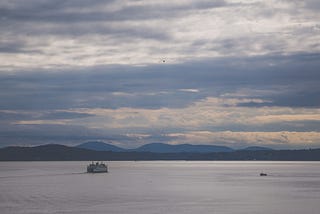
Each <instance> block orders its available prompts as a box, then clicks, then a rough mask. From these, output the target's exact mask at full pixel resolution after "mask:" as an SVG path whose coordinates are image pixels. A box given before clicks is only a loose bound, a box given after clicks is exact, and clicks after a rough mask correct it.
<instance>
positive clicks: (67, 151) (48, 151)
mask: <svg viewBox="0 0 320 214" xmlns="http://www.w3.org/2000/svg"><path fill="white" fill-rule="evenodd" d="M92 160H97V161H99V160H105V161H120V160H121V161H133V160H135V161H136V160H207V161H209V160H235V161H237V160H268V161H320V149H307V150H260V151H244V150H242V151H240V150H237V151H231V152H211V153H194V152H192V153H189V152H182V153H170V152H169V153H159V152H158V153H152V152H138V151H134V152H111V151H94V150H88V149H82V148H77V147H69V146H63V145H57V144H49V145H42V146H35V147H5V148H1V149H0V161H92Z"/></svg>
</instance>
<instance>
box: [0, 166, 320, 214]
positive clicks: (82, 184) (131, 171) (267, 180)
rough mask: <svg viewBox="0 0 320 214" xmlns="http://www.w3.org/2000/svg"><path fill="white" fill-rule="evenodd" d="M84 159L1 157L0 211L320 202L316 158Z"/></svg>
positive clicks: (291, 206)
mask: <svg viewBox="0 0 320 214" xmlns="http://www.w3.org/2000/svg"><path fill="white" fill-rule="evenodd" d="M86 164H87V162H1V163H0V209H1V213H2V214H9V213H10V214H11V213H16V214H19V213H30V214H31V213H32V214H36V213H50V214H51V213H55V214H58V213H134V214H135V213H136V214H144V213H146V214H147V213H148V214H149V213H155V214H156V213H183V214H185V213H237V214H238V213H261V214H264V213H268V214H270V213H274V214H276V213H283V214H286V213H288V214H293V213H297V214H298V213H304V214H313V213H314V214H315V213H318V212H319V208H320V205H319V201H320V200H319V199H320V179H319V178H320V163H318V162H204V161H202V162H193V161H190V162H189V161H153V162H140V161H139V162H109V169H110V172H109V173H107V174H87V173H85V167H86ZM261 171H263V172H266V173H268V176H266V177H260V176H259V173H260V172H261Z"/></svg>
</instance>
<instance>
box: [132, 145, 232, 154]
mask: <svg viewBox="0 0 320 214" xmlns="http://www.w3.org/2000/svg"><path fill="white" fill-rule="evenodd" d="M132 151H137V152H154V153H181V152H188V153H210V152H232V151H233V149H231V148H229V147H226V146H213V145H191V144H178V145H171V144H164V143H150V144H146V145H143V146H141V147H139V148H137V149H133V150H132Z"/></svg>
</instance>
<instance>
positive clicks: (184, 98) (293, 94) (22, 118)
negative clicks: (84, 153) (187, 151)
mask: <svg viewBox="0 0 320 214" xmlns="http://www.w3.org/2000/svg"><path fill="white" fill-rule="evenodd" d="M318 5H319V4H318V3H316V1H313V0H307V1H302V2H301V1H276V0H272V1H259V0H253V1H244V0H243V1H242V0H239V1H234V0H225V1H223V0H217V1H208V0H201V1H199V0H181V1H180V0H179V1H178V0H174V1H170V2H163V1H159V0H152V1H145V0H141V1H127V0H112V1H98V0H94V1H90V2H88V1H83V0H79V1H61V0H54V1H48V0H28V1H27V2H23V3H21V1H15V0H14V1H1V3H0V14H1V15H0V27H1V29H2V31H1V32H2V34H1V40H0V59H1V65H0V91H1V93H0V100H1V102H0V110H1V111H0V118H1V119H2V120H1V121H0V126H1V127H0V128H3V129H5V130H7V132H5V131H4V132H3V136H10V142H18V141H19V140H20V141H22V140H23V136H28V137H27V138H28V139H29V141H30V142H32V140H31V139H32V138H34V139H35V141H36V142H40V141H38V140H36V139H37V137H36V136H37V132H41V133H43V135H41V137H40V138H41V140H45V139H47V140H50V139H51V140H53V139H56V140H61V141H65V142H67V141H68V138H65V137H61V135H60V134H59V133H58V130H60V129H64V130H66V131H65V133H67V132H68V131H70V133H72V134H71V135H73V133H74V132H73V130H81V131H83V132H88V133H92V134H90V135H89V137H88V136H87V135H84V136H83V137H79V138H77V137H76V136H74V137H71V138H72V139H71V138H70V139H69V142H72V143H74V142H75V141H77V142H78V140H82V139H83V140H84V139H89V138H90V139H91V137H92V138H93V136H94V135H96V136H97V137H101V138H102V139H107V140H110V139H111V140H112V139H113V142H114V143H118V144H119V145H120V144H121V145H126V146H129V147H130V145H131V144H130V143H132V144H136V145H138V144H141V143H142V142H152V141H160V142H166V141H168V142H172V143H174V140H177V142H182V141H180V140H181V139H182V138H181V139H180V138H179V139H175V138H173V137H174V136H173V135H171V134H174V133H189V132H199V133H200V132H202V131H204V132H206V131H208V132H210V133H211V132H226V131H231V132H235V133H238V132H241V133H242V132H243V133H242V134H241V135H240V136H242V135H243V136H247V135H246V134H245V133H248V136H250V138H249V137H248V142H254V140H251V139H254V137H252V136H253V134H252V133H253V132H261V133H267V132H274V133H280V132H286V131H287V132H289V133H290V134H287V135H288V136H286V139H290V137H289V135H290V136H293V135H294V134H293V133H294V132H305V133H306V135H307V133H310V135H313V134H312V132H318V131H319V128H318V124H319V120H318V119H319V118H318V117H317V116H316V115H317V114H319V106H320V102H319V100H320V95H319V94H320V88H319V81H320V76H319V72H318V70H319V67H320V55H319V50H320V45H319V36H320V34H319V33H320V31H319V29H320V28H319V22H318V20H319V19H320V16H319V13H318V8H319V7H318ZM7 127H8V129H6V128H7ZM51 127H53V129H56V130H57V131H56V132H53V133H52V134H50V133H49V131H50V128H51ZM74 127H77V128H75V129H73V128H74ZM79 127H80V128H79ZM15 128H18V129H17V130H19V131H14V130H15ZM67 130H68V131H67ZM8 133H9V134H8ZM12 133H14V134H12ZM250 133H251V134H250ZM15 134H16V136H17V137H16V138H15V137H14V136H15ZM135 135H136V136H140V137H133V136H135ZM226 135H228V136H231V134H224V136H226ZM31 136H33V137H31ZM81 136H82V135H81ZM234 136H236V134H235V135H234ZM259 136H260V135H259ZM261 136H263V137H262V138H263V139H262V140H259V139H260V138H258V137H257V138H256V140H258V142H263V143H267V140H268V139H269V140H270V142H272V143H277V142H280V143H281V142H282V141H283V139H285V138H283V139H282V137H281V135H280V134H274V135H269V137H270V136H273V137H270V138H268V136H267V134H261ZM40 138H39V139H40ZM6 139H7V138H6ZM243 139H244V140H245V139H246V138H245V137H244V138H243ZM294 139H298V138H296V137H295V138H294ZM300 140H303V139H300ZM3 141H5V140H3ZM3 141H2V142H3ZM289 141H290V142H289ZM289 141H288V142H289V143H288V144H287V145H292V142H297V140H293V138H291V140H289ZM307 141H308V140H306V142H307ZM311 141H312V143H315V141H316V138H312V140H310V142H311ZM190 142H191V141H190ZM203 142H209V141H208V139H207V140H204V141H203ZM226 142H227V141H226ZM228 142H229V141H228ZM230 142H231V141H230ZM308 142H309V141H308ZM312 143H311V144H312ZM294 144H295V143H294Z"/></svg>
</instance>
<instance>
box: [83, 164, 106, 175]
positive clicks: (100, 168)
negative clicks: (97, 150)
mask: <svg viewBox="0 0 320 214" xmlns="http://www.w3.org/2000/svg"><path fill="white" fill-rule="evenodd" d="M87 172H88V173H101V172H108V165H106V164H104V163H102V162H101V163H99V162H96V163H94V162H92V163H90V164H89V165H88V166H87Z"/></svg>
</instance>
